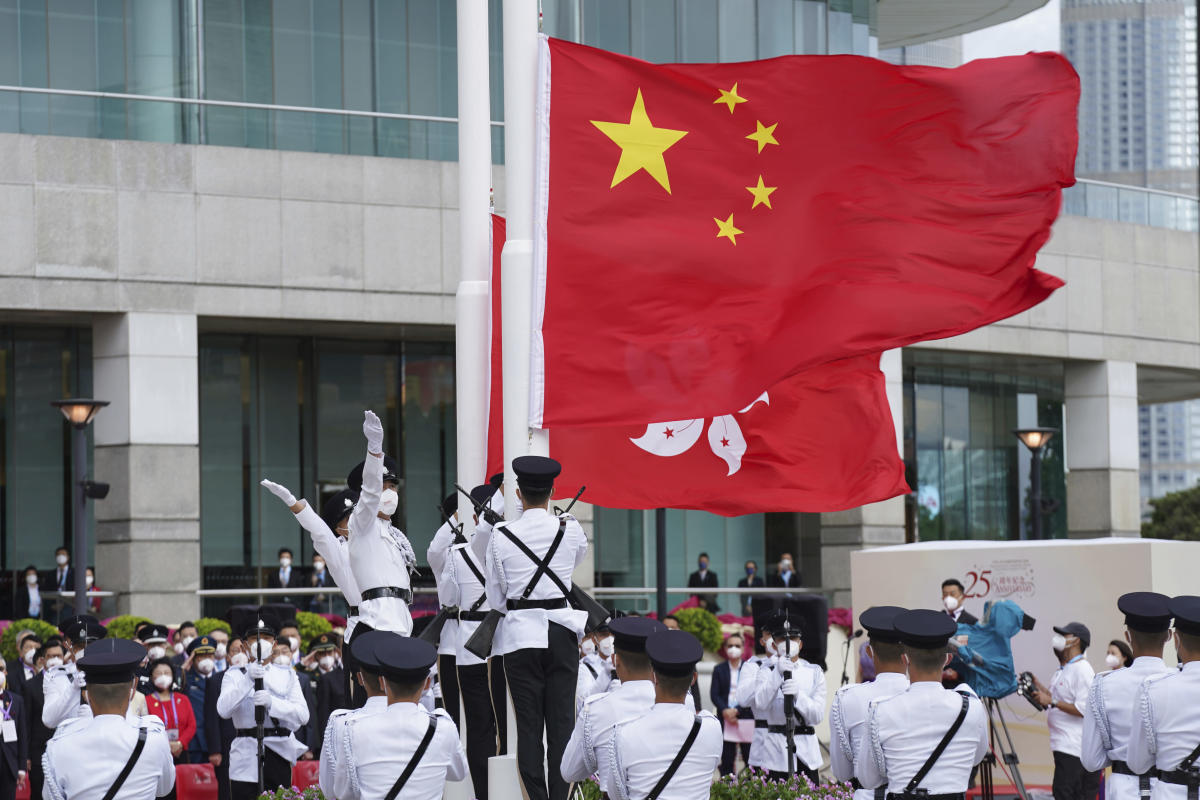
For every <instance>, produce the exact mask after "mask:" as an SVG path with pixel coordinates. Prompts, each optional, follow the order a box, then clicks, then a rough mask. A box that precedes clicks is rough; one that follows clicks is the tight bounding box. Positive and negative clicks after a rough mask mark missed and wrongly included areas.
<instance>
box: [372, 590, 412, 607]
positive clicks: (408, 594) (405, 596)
mask: <svg viewBox="0 0 1200 800" xmlns="http://www.w3.org/2000/svg"><path fill="white" fill-rule="evenodd" d="M380 597H398V598H400V599H401V600H403V601H404V602H405V603H409V604H411V603H412V601H413V593H412V589H401V588H400V587H399V586H380V587H377V588H375V589H367V590H366V591H365V592H363V593H362V599H363V602H364V603H365V602H367V601H368V600H378V599H379V598H380Z"/></svg>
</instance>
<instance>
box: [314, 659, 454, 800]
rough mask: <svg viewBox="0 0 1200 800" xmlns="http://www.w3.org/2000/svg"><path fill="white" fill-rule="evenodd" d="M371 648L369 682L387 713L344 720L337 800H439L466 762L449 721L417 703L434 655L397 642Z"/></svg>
mask: <svg viewBox="0 0 1200 800" xmlns="http://www.w3.org/2000/svg"><path fill="white" fill-rule="evenodd" d="M373 644H374V647H373V651H374V658H375V660H376V661H378V668H379V671H380V672H381V673H382V674H381V675H379V676H377V677H372V679H373V680H375V681H376V683H377V686H378V687H379V688H381V689H383V690H384V692H385V693H386V694H387V708H386V709H384V710H383V711H381V712H379V713H377V714H367V715H359V716H354V717H350V718H348V719H347V720H346V722H345V725H344V728H345V733H344V738H345V751H346V766H347V770H348V772H349V787H348V788H347V791H346V792H345V793H344V794H339V795H338V796H337V797H338V800H360V798H366V799H367V800H374V798H380V797H389V798H400V797H402V798H404V800H436V799H437V798H441V797H442V792H443V791H444V789H445V787H446V781H447V780H452V781H461V780H462V779H463V778H465V777H466V776H467V757H466V753H464V752H463V747H462V742H460V741H459V739H458V729H457V728H456V727H455V726H454V721H453V720H451V719H450V715H449V714H447V713H446V712H445V710H443V709H440V708H439V709H437V710H436V711H427V710H425V709H424V708H422V707H421V706H420V704H419V703H418V701H419V700H420V698H421V695H422V694H423V693H424V691H425V689H426V688H427V687H428V685H429V683H430V681H431V680H432V678H431V677H430V668H431V667H433V664H434V662H435V661H436V660H437V650H436V649H434V647H433V645H431V644H429V643H428V642H426V641H423V640H421V639H410V638H407V637H402V636H389V637H387V638H386V639H383V640H380V641H378V642H374V643H373ZM364 677H365V676H364Z"/></svg>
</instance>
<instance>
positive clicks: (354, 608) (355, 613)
mask: <svg viewBox="0 0 1200 800" xmlns="http://www.w3.org/2000/svg"><path fill="white" fill-rule="evenodd" d="M350 616H352V617H357V616H358V606H350Z"/></svg>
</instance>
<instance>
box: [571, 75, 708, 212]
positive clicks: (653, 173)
mask: <svg viewBox="0 0 1200 800" xmlns="http://www.w3.org/2000/svg"><path fill="white" fill-rule="evenodd" d="M591 123H592V124H593V125H595V126H596V127H597V128H599V129H600V130H601V132H603V133H604V135H605V136H607V137H608V138H609V139H612V140H613V142H614V143H615V144H616V145H617V146H618V147H620V148H621V159H620V161H618V162H617V169H616V171H615V172H613V179H612V186H610V187H609V188H610V189H611V188H613V187H615V186H616V185H617V184H619V183H620V182H621V181H623V180H625V179H626V178H628V177H629V176H630V175H633V174H634V173H635V172H637V171H638V170H643V169H644V170H646V172H647V173H648V174H649V175H650V177H651V178H654V180H656V181H658V185H659V186H661V187H662V188H664V189H666V190H667V194H670V193H671V181H670V180H669V179H668V177H667V162H666V159H664V158H663V153H665V152H666V151H667V150H668V149H669V148H670V147H671V145H673V144H675V143H676V142H678V141H679V140H680V139H682V138H683V137H684V136H687V134H688V132H687V131H677V130H672V129H670V128H656V127H654V124H653V123H651V122H650V117H649V115H648V114H646V103H645V101H643V100H642V90H641V89H638V91H637V97H636V98H634V101H633V110H632V111H630V112H629V122H603V121H599V120H591Z"/></svg>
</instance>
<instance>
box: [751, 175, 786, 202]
mask: <svg viewBox="0 0 1200 800" xmlns="http://www.w3.org/2000/svg"><path fill="white" fill-rule="evenodd" d="M778 188H779V187H778V186H766V185H764V184H763V178H762V175H759V176H758V186H747V187H746V191H747V192H749V193H750V194H752V195H754V205H752V206H750V208H751V210H753V209H755V208H758V206H759V204H760V203H761V204H762V205H764V206H766V207H767V208H770V207H771V192H773V191H775V190H776V189H778Z"/></svg>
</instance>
